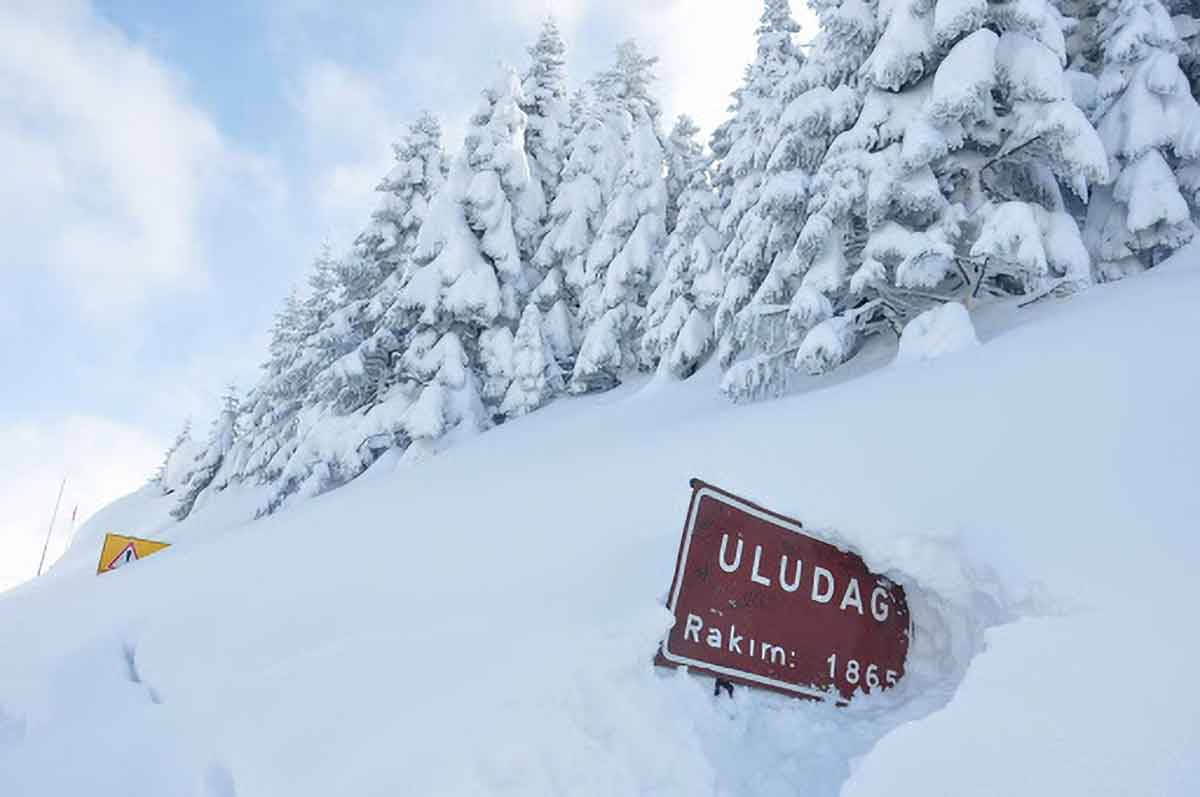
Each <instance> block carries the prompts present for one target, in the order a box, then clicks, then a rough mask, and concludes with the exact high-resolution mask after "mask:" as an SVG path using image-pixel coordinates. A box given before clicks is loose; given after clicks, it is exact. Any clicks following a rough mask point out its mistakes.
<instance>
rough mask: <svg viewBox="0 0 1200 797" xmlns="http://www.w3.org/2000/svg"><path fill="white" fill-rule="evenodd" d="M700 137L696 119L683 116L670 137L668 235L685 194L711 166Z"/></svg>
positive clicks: (668, 141) (667, 149)
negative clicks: (698, 176) (699, 173)
mask: <svg viewBox="0 0 1200 797" xmlns="http://www.w3.org/2000/svg"><path fill="white" fill-rule="evenodd" d="M699 134H700V128H699V127H698V126H697V125H696V122H695V120H694V119H692V117H690V116H688V115H687V114H680V116H679V118H678V119H676V120H675V127H674V128H672V130H671V135H670V136H668V137H667V143H666V155H667V220H666V221H667V224H666V226H667V235H670V234H671V233H672V232H673V231H674V230H675V224H676V222H677V220H678V219H679V208H680V205H681V204H682V200H683V194H684V192H685V191H687V190H688V189H689V188H690V187H691V185H692V180H693V179H694V178H695V175H696V172H697V171H699V170H701V169H704V168H706V166H707V162H706V161H707V158H706V156H705V153H704V145H703V144H701V143H700V142H699V140H697V138H696V136H698V135H699Z"/></svg>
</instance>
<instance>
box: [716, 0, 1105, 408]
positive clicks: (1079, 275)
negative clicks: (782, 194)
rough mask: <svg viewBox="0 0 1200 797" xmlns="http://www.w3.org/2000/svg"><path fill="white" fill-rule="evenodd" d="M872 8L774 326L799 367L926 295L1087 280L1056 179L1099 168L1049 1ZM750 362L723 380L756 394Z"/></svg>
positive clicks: (845, 348) (1082, 184) (847, 345)
mask: <svg viewBox="0 0 1200 797" xmlns="http://www.w3.org/2000/svg"><path fill="white" fill-rule="evenodd" d="M877 21H878V37H877V40H876V42H875V44H874V47H873V48H872V50H871V53H870V55H869V56H868V58H867V60H866V61H865V62H864V64H863V66H862V68H861V70H860V74H861V75H862V78H863V81H864V88H865V97H864V102H863V105H862V109H861V111H860V112H859V114H858V118H857V121H856V122H855V124H854V126H853V127H851V128H850V129H849V130H847V131H846V132H844V133H842V134H840V135H839V136H838V137H837V138H836V139H835V140H834V141H833V142H832V144H831V145H830V148H829V152H828V154H827V155H826V156H825V158H824V160H823V162H822V165H821V167H820V169H819V170H818V172H817V175H816V177H815V180H814V184H813V199H812V201H810V203H809V207H808V211H809V215H808V218H807V219H806V221H805V225H804V228H803V230H802V232H801V235H800V238H799V240H798V242H797V246H796V252H795V256H796V257H797V259H798V261H799V267H798V269H797V270H796V273H797V274H798V275H802V276H801V278H800V284H799V288H798V289H797V290H796V291H795V294H794V295H793V296H792V300H791V302H790V307H789V311H788V323H789V324H790V325H791V326H792V328H793V329H794V330H795V335H794V339H795V340H798V341H799V343H798V344H797V345H796V347H795V351H794V361H795V364H796V366H797V367H798V368H802V369H804V370H807V371H810V372H814V373H819V372H822V371H825V370H828V369H830V368H833V367H836V366H837V365H839V364H840V363H842V362H844V361H845V360H846V359H847V358H848V357H849V356H851V355H852V354H853V353H854V351H855V350H856V347H857V346H858V344H859V342H860V341H861V339H862V337H863V336H864V335H866V334H870V333H872V332H874V331H876V330H880V329H889V328H890V329H893V330H895V331H896V332H899V331H900V329H902V328H903V326H904V324H905V323H907V321H908V320H909V319H910V318H912V317H914V316H915V315H917V314H918V313H920V312H922V311H923V310H925V309H927V308H928V307H930V306H931V305H932V304H935V303H937V302H938V301H943V300H949V299H953V298H964V297H966V298H968V299H970V298H971V297H973V296H977V295H985V294H992V293H998V294H1013V293H1017V294H1022V293H1023V294H1028V293H1034V292H1039V291H1042V290H1047V289H1049V288H1051V287H1054V286H1066V287H1070V286H1077V285H1079V284H1081V283H1085V282H1087V281H1088V280H1089V279H1090V273H1089V269H1088V262H1087V258H1086V256H1085V254H1084V252H1083V247H1082V245H1081V240H1080V235H1079V231H1078V227H1077V225H1076V223H1075V220H1074V219H1073V218H1072V217H1071V215H1070V214H1069V213H1068V209H1067V202H1066V200H1065V198H1064V195H1063V191H1062V187H1063V186H1065V187H1068V188H1070V189H1071V190H1072V191H1073V192H1074V193H1075V194H1076V195H1078V196H1080V197H1086V196H1087V192H1088V188H1089V185H1091V184H1094V183H1098V182H1102V181H1103V180H1104V179H1105V177H1106V173H1107V168H1106V163H1105V159H1104V153H1103V148H1102V145H1101V144H1100V140H1099V137H1098V136H1097V134H1096V132H1095V130H1094V129H1093V128H1092V127H1091V125H1090V124H1089V123H1088V121H1087V119H1086V117H1085V116H1084V115H1083V113H1082V112H1081V111H1080V109H1079V108H1078V107H1077V106H1076V105H1075V104H1074V102H1073V101H1072V98H1071V96H1070V90H1069V89H1070V87H1069V84H1068V80H1067V79H1066V76H1065V75H1064V65H1065V63H1066V53H1065V47H1064V33H1063V28H1064V25H1065V21H1064V19H1063V17H1062V15H1061V14H1060V13H1059V12H1058V10H1057V9H1056V8H1055V7H1054V6H1053V5H1051V4H1050V3H1049V2H1048V1H1047V0H1023V2H1021V3H1011V2H983V3H980V2H973V3H963V2H960V1H959V0H941V2H938V3H936V4H930V3H927V2H925V0H897V2H894V3H892V4H890V5H886V6H885V5H882V4H881V5H880V6H879V9H878V17H877ZM1014 203H1015V204H1014ZM753 365H754V364H753V363H747V364H745V365H743V366H742V367H739V368H737V369H731V371H730V372H729V373H728V374H727V376H726V383H725V387H726V390H727V391H728V392H730V393H731V394H733V395H734V396H735V397H744V396H746V395H751V394H753V393H755V392H758V391H760V390H761V389H762V387H763V385H764V380H763V379H761V378H760V377H761V374H760V373H759V372H757V371H756V370H755V369H754V367H753ZM767 381H769V380H767Z"/></svg>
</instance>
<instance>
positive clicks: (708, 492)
mask: <svg viewBox="0 0 1200 797" xmlns="http://www.w3.org/2000/svg"><path fill="white" fill-rule="evenodd" d="M706 497H708V498H713V499H715V500H717V501H720V502H721V503H723V504H725V505H727V506H732V507H735V508H736V509H739V510H741V511H742V512H745V513H746V514H748V515H753V516H754V517H756V518H758V519H759V520H765V521H767V522H768V523H771V524H772V525H775V526H782V527H783V528H785V529H787V530H788V531H792V532H795V533H796V534H804V533H805V532H804V529H803V527H801V526H799V525H797V524H795V523H789V522H787V521H785V520H783V519H782V518H780V517H777V516H775V515H771V514H768V513H766V512H764V511H762V510H761V509H759V508H758V507H754V506H750V505H749V504H746V503H743V502H742V501H739V500H737V499H736V498H731V497H730V496H727V495H725V494H723V493H719V492H716V491H715V490H713V489H712V488H710V487H701V488H700V489H699V490H697V491H696V494H695V496H694V497H693V498H692V508H691V511H690V512H689V514H688V522H687V528H686V529H685V530H684V534H683V554H682V555H681V556H680V559H679V572H678V573H676V574H675V587H674V588H673V589H672V590H671V602H670V604H669V605H668V606H667V608H668V609H670V610H671V614H672V615H675V613H676V610H677V608H678V606H679V592H680V590H681V589H683V574H684V573H685V572H686V571H687V557H688V551H689V549H690V548H691V547H692V532H693V531H694V530H695V528H696V518H697V516H698V515H699V514H700V502H701V501H702V500H704V498H706ZM805 536H807V535H805ZM670 644H671V636H670V634H668V635H667V638H666V639H664V640H663V646H662V653H663V658H664V659H666V660H667V661H669V662H671V663H672V664H678V665H681V666H685V667H700V668H703V669H705V670H707V671H709V672H715V673H720V674H721V675H733V676H736V677H738V678H742V679H744V680H747V681H754V682H755V683H760V684H765V685H767V686H771V687H774V688H776V689H782V690H784V691H786V692H794V693H796V694H798V695H805V696H807V697H815V698H818V699H820V700H829V699H830V698H834V697H840V695H836V694H831V693H829V692H826V691H823V690H820V689H815V688H813V687H811V686H800V685H799V684H793V683H788V682H787V681H779V680H776V679H774V678H768V677H766V676H765V675H758V674H757V673H752V672H744V671H742V670H735V669H733V668H731V667H722V666H721V665H719V664H710V663H709V662H706V661H700V660H699V659H693V658H689V657H688V656H681V655H678V654H676V653H672V652H671V650H670V647H669V645H670Z"/></svg>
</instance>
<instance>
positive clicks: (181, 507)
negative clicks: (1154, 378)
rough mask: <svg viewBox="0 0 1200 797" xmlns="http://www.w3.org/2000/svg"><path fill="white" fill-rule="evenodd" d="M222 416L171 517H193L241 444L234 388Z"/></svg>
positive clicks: (216, 423)
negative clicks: (235, 445)
mask: <svg viewBox="0 0 1200 797" xmlns="http://www.w3.org/2000/svg"><path fill="white" fill-rule="evenodd" d="M221 401H222V407H221V413H220V415H218V416H217V419H216V420H215V421H213V425H212V429H211V430H210V431H209V435H208V441H207V443H206V444H205V446H204V449H203V450H202V451H201V452H200V453H199V454H198V455H197V457H196V459H195V461H194V463H193V466H192V468H191V475H190V476H189V477H188V480H187V483H186V484H185V485H184V486H183V492H182V493H180V495H179V500H178V501H177V502H176V504H175V508H174V509H172V510H171V517H173V518H175V519H176V520H183V519H184V518H186V517H187V516H188V515H190V514H191V512H192V509H193V508H194V507H195V506H196V503H197V501H199V500H200V499H201V497H202V496H203V495H204V494H205V493H206V492H207V491H208V490H209V488H210V487H211V486H212V484H213V482H214V480H215V479H216V478H217V474H218V473H219V472H220V471H221V470H222V468H223V466H225V464H226V456H227V455H228V454H229V452H230V451H232V450H233V446H234V443H235V442H236V441H237V435H238V428H237V421H238V398H237V393H236V391H235V390H234V389H233V388H230V389H229V391H228V392H227V393H226V394H225V396H224V397H223V398H222V400H221Z"/></svg>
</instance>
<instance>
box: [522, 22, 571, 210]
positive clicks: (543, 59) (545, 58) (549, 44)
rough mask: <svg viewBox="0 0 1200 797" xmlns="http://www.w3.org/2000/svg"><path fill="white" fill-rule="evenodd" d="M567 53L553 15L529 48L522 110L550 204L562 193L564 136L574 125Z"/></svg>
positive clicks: (527, 138) (534, 162)
mask: <svg viewBox="0 0 1200 797" xmlns="http://www.w3.org/2000/svg"><path fill="white" fill-rule="evenodd" d="M566 53H567V47H566V45H565V44H564V43H563V40H562V34H561V33H559V30H558V24H557V23H556V22H555V21H554V18H553V17H551V18H549V19H547V20H546V21H545V23H543V25H542V32H541V35H540V36H539V37H538V40H537V43H536V44H534V45H533V46H532V47H530V48H529V57H530V60H531V63H530V65H529V70H528V71H527V72H526V73H525V76H524V78H523V79H522V81H521V91H522V93H523V95H524V101H523V102H522V104H521V110H523V111H524V112H525V116H526V118H527V119H528V122H527V126H528V129H527V130H526V133H525V149H526V151H527V152H528V153H529V166H530V169H531V170H532V171H533V176H534V177H535V178H536V179H537V180H538V182H539V183H541V186H542V195H543V196H544V197H545V200H546V203H547V204H552V203H553V202H554V198H555V197H556V196H557V195H558V184H559V181H560V180H561V179H562V170H563V164H564V162H565V160H566V156H567V151H566V143H567V142H566V141H565V140H564V139H565V137H566V136H567V134H568V131H569V128H570V116H569V113H570V111H569V106H568V99H567V60H566Z"/></svg>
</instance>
